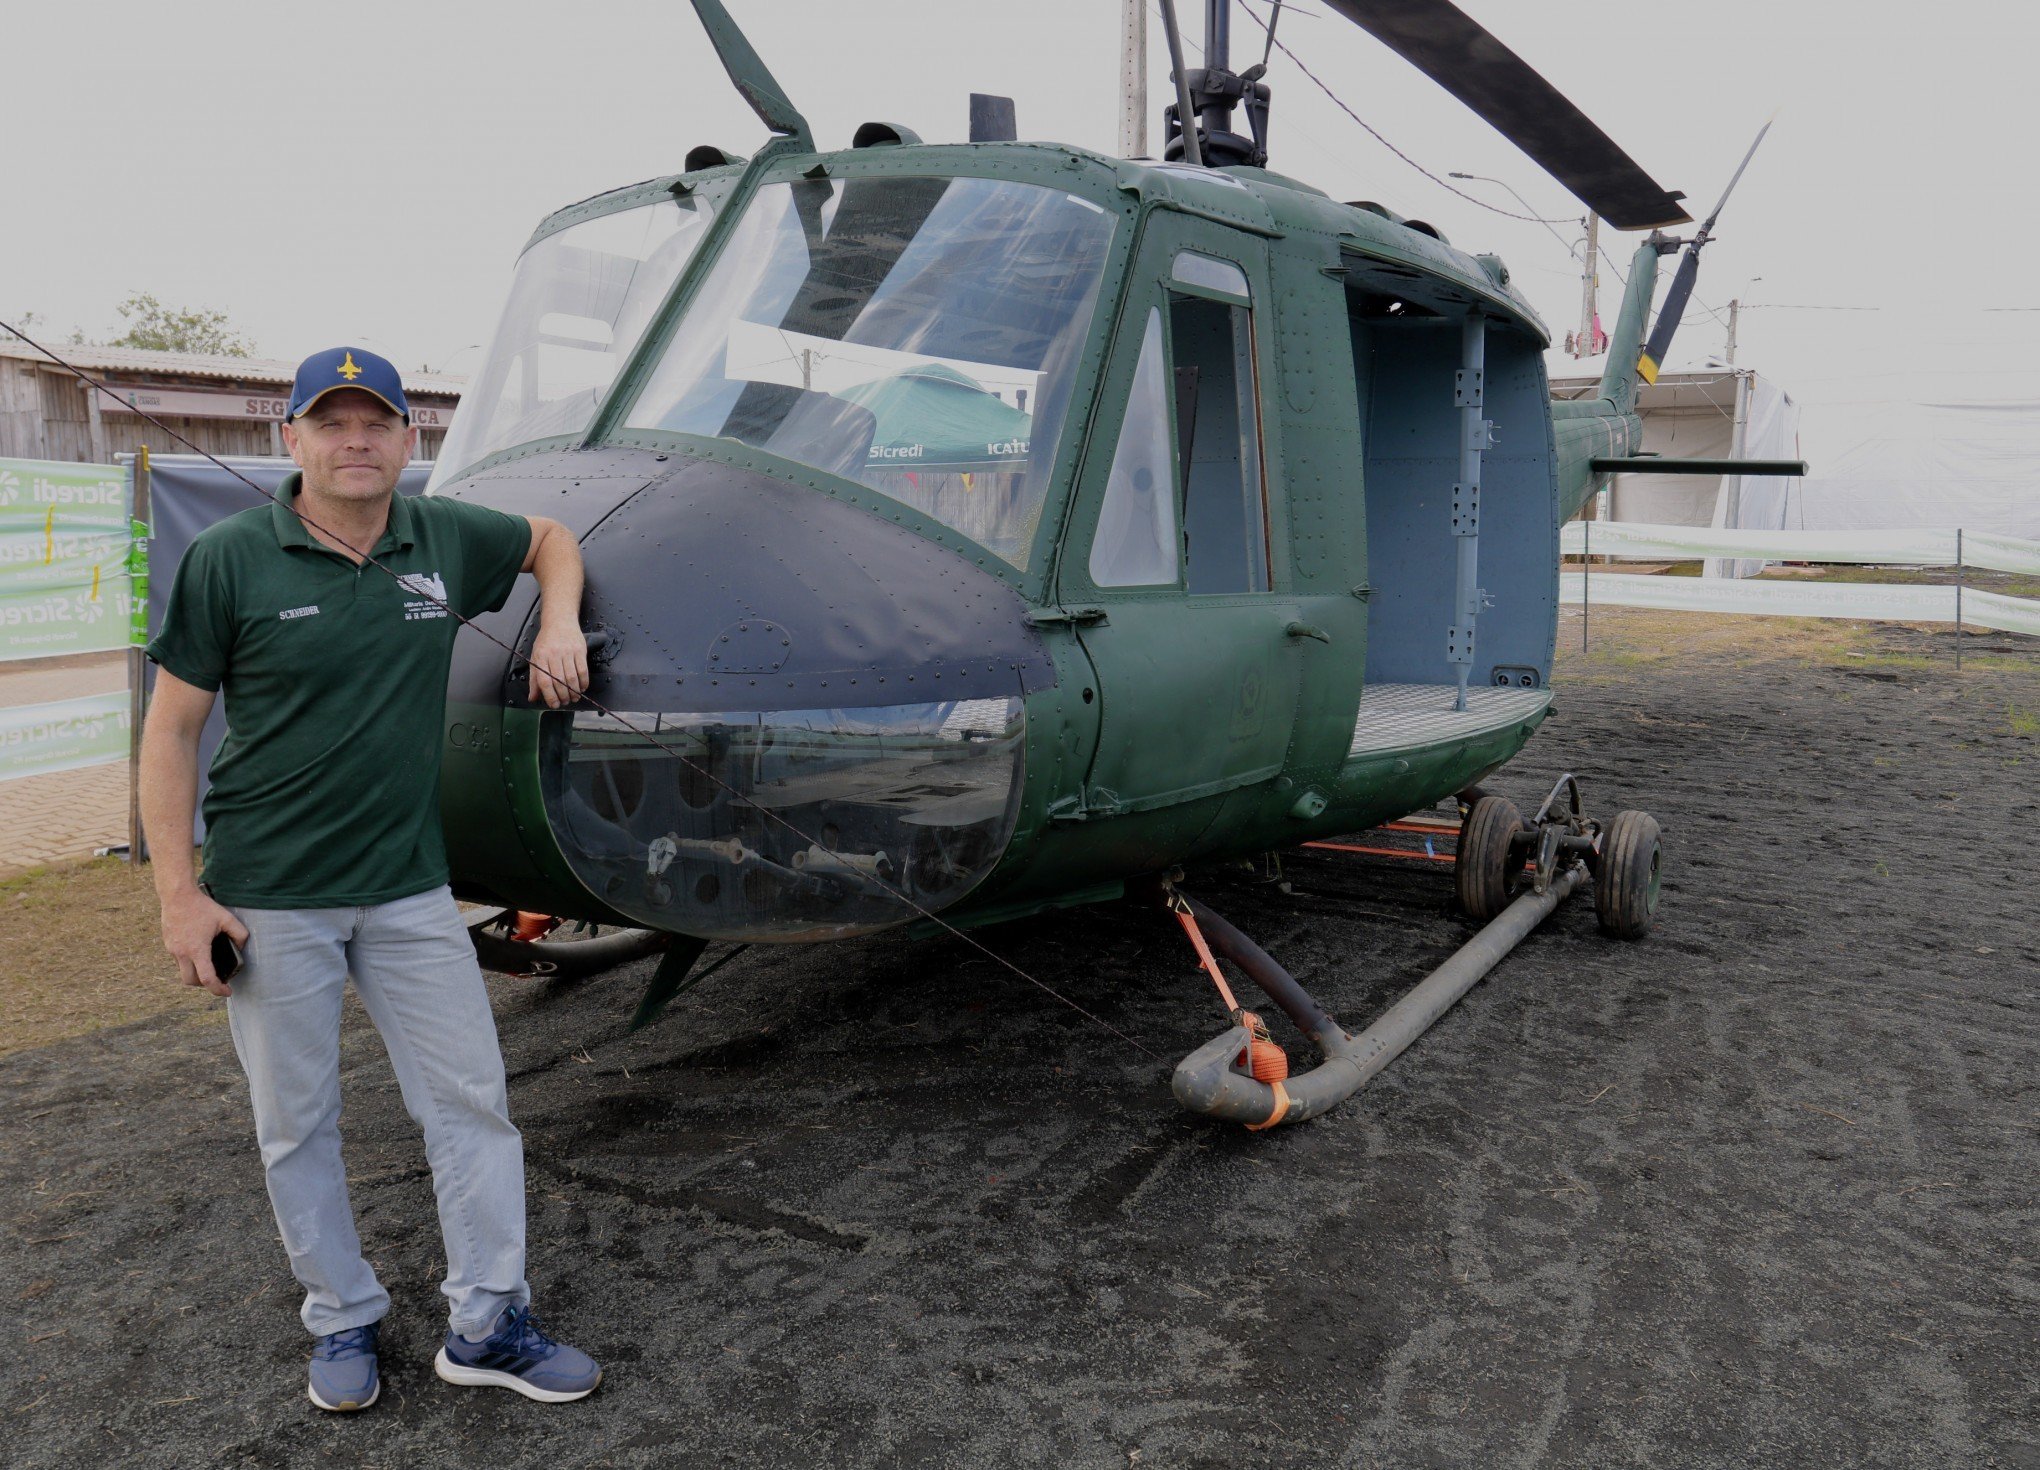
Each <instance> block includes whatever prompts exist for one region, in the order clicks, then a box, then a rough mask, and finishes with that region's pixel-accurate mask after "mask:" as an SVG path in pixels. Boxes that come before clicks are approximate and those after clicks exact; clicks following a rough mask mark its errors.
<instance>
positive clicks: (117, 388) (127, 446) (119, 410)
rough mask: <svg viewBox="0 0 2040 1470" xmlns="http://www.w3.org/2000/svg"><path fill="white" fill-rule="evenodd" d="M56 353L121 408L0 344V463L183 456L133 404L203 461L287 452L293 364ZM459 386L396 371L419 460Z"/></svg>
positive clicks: (139, 353)
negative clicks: (137, 453) (144, 452)
mask: <svg viewBox="0 0 2040 1470" xmlns="http://www.w3.org/2000/svg"><path fill="white" fill-rule="evenodd" d="M60 350H61V351H62V352H63V354H64V356H65V357H67V358H68V359H70V361H72V362H74V363H76V364H77V365H78V367H79V368H80V369H81V370H82V371H84V372H87V373H90V374H91V375H92V376H93V377H95V378H98V379H99V380H100V381H102V382H104V383H105V384H106V385H107V387H109V388H111V389H113V390H114V392H115V393H116V394H118V395H119V397H120V399H121V400H122V401H121V402H119V403H116V402H114V401H113V400H112V399H110V398H108V397H107V396H106V395H105V394H104V393H100V392H97V391H95V390H93V389H90V388H87V387H86V386H85V385H84V384H83V383H81V382H79V381H78V379H77V378H75V377H73V376H72V375H71V374H70V373H67V372H65V371H64V370H63V369H62V368H60V367H58V366H57V365H56V364H55V363H53V362H51V361H50V360H49V359H48V358H46V357H44V356H43V355H42V354H41V353H39V352H37V351H36V350H35V349H34V348H32V347H29V346H26V345H24V344H23V343H20V342H17V341H13V340H11V339H10V340H7V341H0V459H55V460H74V461H77V462H79V463H85V464H111V463H112V462H113V457H114V456H115V455H116V454H123V453H132V452H133V451H134V450H135V449H137V448H139V447H140V446H142V445H147V446H148V448H149V451H150V452H151V453H152V454H183V453H188V452H189V451H188V449H187V448H186V446H184V445H182V444H179V443H177V442H176V441H175V440H174V439H172V438H171V437H170V436H169V435H168V434H166V433H164V432H163V431H162V430H161V429H158V428H157V427H156V426H155V425H153V424H151V423H149V422H148V420H146V419H143V418H140V417H138V416H137V415H136V413H135V411H134V410H135V408H136V407H137V406H139V407H141V408H145V409H147V410H148V411H149V412H150V413H152V414H154V415H155V416H156V417H157V418H159V419H161V420H162V421H163V422H164V423H166V424H168V425H169V426H170V427H172V428H173V429H175V430H176V431H177V432H178V433H180V434H182V435H183V436H184V437H185V438H187V439H189V440H190V441H191V442H192V443H193V444H195V445H197V446H198V447H199V448H200V449H203V450H205V451H206V452H207V453H210V454H218V455H235V454H239V455H263V454H282V453H284V452H285V451H284V447H283V435H282V433H281V431H280V425H281V424H282V421H283V411H284V408H285V407H286V406H287V404H288V402H289V399H290V384H291V379H292V378H293V377H294V376H295V375H296V373H297V364H296V363H294V362H278V361H275V360H273V359H268V358H259V357H209V356H202V355H200V354H198V353H190V352H148V351H144V350H142V349H140V348H134V347H69V348H63V349H60ZM465 381H466V380H465V379H463V378H454V377H445V376H442V375H441V374H438V373H405V374H404V396H405V397H406V398H408V399H409V400H410V403H411V419H412V422H414V423H415V424H417V425H418V458H419V459H433V458H436V457H437V456H438V454H439V446H440V444H442V443H443V442H444V441H445V439H446V430H447V426H448V425H449V424H450V423H452V422H453V410H454V406H455V405H456V404H458V403H459V402H460V390H461V386H462V384H463V383H464V382H465Z"/></svg>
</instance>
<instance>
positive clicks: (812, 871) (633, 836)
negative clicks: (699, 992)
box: [503, 459, 1054, 941]
mask: <svg viewBox="0 0 2040 1470" xmlns="http://www.w3.org/2000/svg"><path fill="white" fill-rule="evenodd" d="M659 469H660V471H661V472H662V473H660V474H659V476H658V477H657V478H655V479H653V480H652V481H651V482H650V483H649V484H646V485H645V486H644V488H643V489H641V490H639V491H638V492H637V493H635V494H633V495H631V496H630V497H629V498H628V499H627V500H625V501H623V503H622V504H620V505H619V506H617V507H616V509H614V510H613V511H611V512H610V513H609V514H608V515H607V516H605V517H603V518H602V519H601V520H600V521H599V523H598V524H596V525H595V526H594V527H593V529H592V530H591V531H589V532H588V533H587V534H586V535H585V537H584V539H583V543H582V550H583V556H584V558H585V560H586V563H587V571H588V595H587V600H586V605H585V613H584V624H585V625H586V626H587V627H588V628H589V629H590V630H591V632H593V633H594V634H595V635H596V636H595V638H594V639H593V641H594V642H595V643H596V644H597V647H596V648H595V650H594V653H593V657H592V674H593V683H592V686H591V688H590V690H589V693H590V696H591V699H592V701H594V702H597V703H599V704H600V705H601V706H603V707H604V708H603V709H594V708H589V707H587V706H583V707H580V708H577V709H576V710H575V711H574V712H572V713H571V714H566V713H561V714H558V715H550V716H548V717H547V718H546V719H545V721H544V722H543V730H542V733H541V736H540V751H539V786H540V794H541V797H542V799H543V804H544V808H545V812H546V816H547V819H548V822H549V823H550V825H551V828H552V835H553V837H554V839H555V841H556V842H557V844H558V846H559V848H560V851H561V852H562V854H563V855H564V856H565V858H566V860H567V862H568V864H569V866H570V867H571V868H572V869H573V871H574V873H575V875H576V876H577V877H578V878H579V879H580V880H581V882H582V883H583V884H584V885H586V886H587V887H588V888H589V889H590V890H591V891H593V892H594V893H596V894H597V895H599V896H600V897H601V898H602V900H603V901H604V902H605V903H606V904H608V905H609V906H610V907H612V908H614V909H616V910H618V911H620V912H623V913H625V914H628V915H630V916H631V917H632V918H634V919H637V920H638V921H640V922H642V923H644V924H647V925H649V926H652V927H655V928H660V929H667V930H672V931H675V932H680V933H687V934H696V935H701V936H704V937H708V938H720V939H732V940H743V941H751V940H771V939H780V940H788V939H822V938H837V937H843V936H846V935H851V934H858V933H865V932H870V931H873V930H877V929H882V928H886V927H889V926H891V925H894V924H898V923H903V922H906V921H908V920H911V919H914V918H916V917H919V916H920V915H921V914H922V913H931V912H935V911H938V910H940V909H942V908H944V907H947V906H949V905H951V904H953V903H955V902H956V901H957V900H958V899H960V898H961V897H962V896H963V895H964V894H966V893H968V892H969V891H970V889H972V888H974V887H975V886H976V885H977V884H978V883H979V882H980V881H982V880H983V878H984V877H985V876H986V875H987V874H989V873H990V872H991V870H992V869H993V868H994V867H995V866H996V865H997V863H998V859H999V857H1000V856H1001V854H1002V853H1003V852H1004V850H1005V847H1006V844H1007V842H1008V841H1009V840H1010V838H1011V837H1012V833H1013V828H1014V824H1015V822H1016V820H1017V817H1018V812H1019V802H1020V794H1021V788H1022V783H1023V777H1024V771H1023V761H1022V752H1023V745H1024V733H1025V713H1024V699H1025V696H1026V694H1027V692H1028V691H1029V690H1030V689H1033V688H1039V687H1044V686H1046V685H1047V684H1049V683H1051V682H1052V681H1053V678H1054V673H1053V665H1052V663H1051V662H1050V660H1049V658H1048V656H1047V653H1046V651H1045V650H1044V649H1043V647H1042V645H1041V641H1040V635H1039V633H1038V631H1037V630H1036V629H1035V628H1034V627H1033V626H1032V625H1031V624H1030V623H1029V622H1028V621H1027V618H1026V604H1025V602H1024V600H1023V599H1022V598H1021V597H1020V595H1019V593H1018V592H1017V591H1016V590H1015V589H1014V588H1013V587H1012V586H1011V585H1010V584H1008V583H1006V582H1005V581H1003V580H1001V579H1000V578H999V577H998V576H996V575H994V574H993V573H991V572H990V571H987V570H985V569H984V567H982V566H980V565H977V564H976V561H977V559H978V558H979V557H983V558H984V559H985V561H986V562H987V564H989V561H990V556H989V553H979V552H972V553H970V554H968V555H966V554H965V553H964V552H962V551H960V550H958V549H956V548H955V547H952V546H947V545H943V544H940V543H938V542H936V541H935V540H932V539H930V538H928V537H924V536H921V535H918V534H915V533H914V532H911V531H909V530H907V529H905V528H904V527H903V526H901V525H897V524H894V523H893V522H892V521H891V520H890V519H889V518H884V519H882V518H881V517H880V516H878V515H876V514H874V513H873V512H872V511H870V510H868V509H865V508H863V507H861V506H858V505H855V504H851V503H849V502H848V501H846V500H841V499H837V498H835V496H834V495H832V494H831V493H829V490H828V485H829V484H830V483H832V482H819V483H817V484H816V485H814V486H802V485H797V484H791V483H788V482H787V481H785V480H781V479H777V478H774V477H772V476H770V475H767V474H763V473H761V472H759V471H757V470H753V469H748V468H743V467H739V466H736V465H731V464H728V463H724V462H720V461H719V460H710V459H691V460H681V461H679V462H677V463H674V464H672V465H671V466H670V467H669V466H667V465H661V466H659ZM958 545H968V543H958ZM532 633H533V625H532V623H531V621H530V619H529V617H528V616H527V619H526V626H525V629H524V642H523V645H522V646H524V647H529V641H530V638H531V636H532ZM505 677H506V681H505V684H504V686H503V697H504V698H505V700H506V702H510V703H523V694H524V690H523V685H524V679H523V678H522V676H521V673H512V674H508V675H506V676H505ZM605 710H606V711H607V712H604V711H605Z"/></svg>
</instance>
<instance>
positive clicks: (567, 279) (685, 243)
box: [432, 182, 728, 489]
mask: <svg viewBox="0 0 2040 1470" xmlns="http://www.w3.org/2000/svg"><path fill="white" fill-rule="evenodd" d="M727 189H728V184H727V183H726V182H717V183H714V184H711V185H709V186H705V187H703V188H700V189H696V190H694V191H692V192H691V193H689V194H687V195H685V196H682V197H678V198H676V197H674V195H673V194H671V193H668V192H661V193H660V194H659V195H657V196H656V197H655V198H654V199H652V200H650V201H648V202H645V203H640V204H638V205H636V206H635V207H627V208H621V209H616V210H612V211H609V212H607V213H602V214H597V215H595V216H594V217H593V218H590V219H583V220H580V221H579V222H577V223H575V224H571V225H568V226H567V227H566V228H565V229H561V230H555V231H553V232H552V233H550V234H546V235H542V236H541V237H540V238H539V239H537V240H535V241H534V242H532V244H531V245H530V246H529V247H527V248H526V250H525V252H524V254H523V256H522V257H520V258H519V260H518V262H517V274H516V276H515V278H514V279H513V280H512V281H511V283H510V299H509V300H508V301H507V302H506V303H505V304H504V307H503V315H502V319H501V320H500V321H499V322H498V323H497V326H496V335H495V338H494V340H492V341H491V343H490V344H489V355H488V356H487V357H486V358H484V359H483V361H482V367H481V371H480V372H478V373H476V374H475V379H474V382H473V383H472V384H471V385H470V386H469V388H468V390H467V392H466V393H465V394H464V395H463V396H462V398H461V406H460V411H459V412H458V413H457V414H455V415H454V421H453V428H452V430H451V431H450V432H449V433H448V435H447V439H446V444H445V447H444V448H443V449H442V450H441V451H440V454H439V462H438V466H437V468H436V470H435V473H434V474H433V476H432V485H433V488H435V489H436V488H438V486H439V485H440V483H442V482H443V481H445V480H448V479H451V478H453V476H454V475H456V474H459V473H462V472H464V471H466V470H467V469H469V468H470V467H472V466H473V465H475V464H477V463H478V462H480V461H481V460H483V459H486V458H488V456H490V455H491V454H494V453H496V452H497V451H499V450H504V449H513V448H516V447H517V446H518V445H521V444H531V443H534V442H537V441H539V440H543V439H549V438H557V437H560V436H565V435H574V434H579V433H581V432H582V431H584V430H585V429H586V428H587V427H588V425H589V424H590V423H591V422H593V420H594V418H595V411H596V409H597V408H599V407H600V406H601V404H602V398H603V395H604V393H606V392H607V391H608V388H609V384H610V382H611V381H612V380H613V379H614V378H615V377H616V374H617V372H618V371H619V370H620V369H621V368H622V366H623V364H624V362H625V361H626V360H628V358H629V356H630V353H631V349H632V348H634V347H636V346H637V342H638V338H639V337H640V336H642V335H643V334H644V329H645V324H646V323H647V322H649V321H650V320H651V316H652V313H653V312H655V311H657V310H658V308H659V304H660V303H661V302H662V301H664V300H665V299H666V293H667V292H668V291H669V290H671V289H672V286H673V282H674V281H676V280H677V279H679V276H680V271H681V269H682V268H683V267H684V266H685V265H686V264H687V262H688V260H689V259H690V258H691V257H692V256H693V254H694V250H695V247H696V246H697V245H699V244H700V243H701V237H702V235H703V234H704V233H705V232H706V230H707V227H708V224H709V221H710V220H711V219H712V218H713V217H714V213H715V206H716V204H717V203H719V202H720V200H721V198H722V197H723V196H724V194H725V193H726V192H727Z"/></svg>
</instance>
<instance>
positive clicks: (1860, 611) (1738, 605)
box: [1559, 538, 2040, 636]
mask: <svg viewBox="0 0 2040 1470" xmlns="http://www.w3.org/2000/svg"><path fill="white" fill-rule="evenodd" d="M1596 539H1597V540H1598V538H1596ZM1596 549H1598V548H1596ZM1592 575H1593V582H1592V585H1591V586H1589V585H1588V583H1587V574H1586V573H1584V572H1566V573H1564V574H1563V575H1562V576H1561V577H1560V578H1559V592H1560V596H1561V598H1562V599H1563V600H1564V601H1565V602H1566V603H1568V604H1570V605H1573V606H1578V605H1579V604H1580V603H1582V602H1589V601H1590V602H1591V605H1592V606H1595V607H1601V606H1610V607H1649V608H1660V609H1664V610H1667V611H1673V612H1717V613H1757V614H1764V615H1770V616H1774V617H1794V618H1862V619H1865V620H1867V621H1870V622H1886V623H1952V622H1954V621H1955V589H1954V588H1953V587H1934V586H1903V585H1894V584H1891V583H1876V582H1796V581H1793V582H1788V581H1768V580H1767V581H1753V580H1750V579H1747V578H1745V579H1743V580H1740V581H1738V580H1733V579H1729V578H1707V577H1647V576H1638V575H1635V574H1633V573H1626V572H1595V573H1593V574H1592ZM1962 622H1963V625H1964V626H1965V627H1977V628H1995V629H1998V630H1999V631H2001V632H2006V633H2031V634H2034V635H2036V636H2040V601H2035V600H2033V599H2031V598H2025V597H2006V596H2004V595H2003V594H2001V593H1996V592H1980V591H1978V590H1976V589H1975V588H1973V587H1972V588H1967V589H1965V590H1964V591H1963V593H1962Z"/></svg>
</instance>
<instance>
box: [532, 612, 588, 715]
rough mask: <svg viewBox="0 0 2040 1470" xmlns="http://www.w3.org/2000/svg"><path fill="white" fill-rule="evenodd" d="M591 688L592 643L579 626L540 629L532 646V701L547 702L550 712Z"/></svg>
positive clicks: (541, 627)
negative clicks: (590, 659)
mask: <svg viewBox="0 0 2040 1470" xmlns="http://www.w3.org/2000/svg"><path fill="white" fill-rule="evenodd" d="M587 688H588V640H587V638H585V637H584V636H582V633H581V630H580V629H579V628H578V627H575V626H572V625H569V626H566V627H561V628H548V627H545V626H543V625H541V626H540V627H539V630H538V639H537V641H536V642H535V643H533V644H532V645H531V688H530V693H529V696H528V697H529V698H532V699H543V700H544V701H545V704H546V708H547V709H563V708H565V707H566V706H567V705H570V704H572V703H573V702H574V701H575V700H577V699H579V698H580V697H581V695H582V694H583V693H584V692H585V691H586V690H587Z"/></svg>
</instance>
